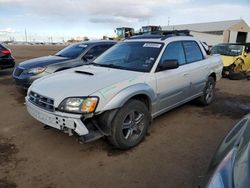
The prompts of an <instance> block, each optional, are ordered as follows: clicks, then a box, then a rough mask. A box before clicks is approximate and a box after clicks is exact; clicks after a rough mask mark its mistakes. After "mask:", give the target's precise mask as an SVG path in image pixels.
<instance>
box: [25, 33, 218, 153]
mask: <svg viewBox="0 0 250 188" xmlns="http://www.w3.org/2000/svg"><path fill="white" fill-rule="evenodd" d="M222 68H223V64H222V61H221V59H220V57H219V56H218V55H214V56H208V55H207V54H206V52H205V50H204V48H203V46H202V44H201V43H200V41H198V40H196V39H195V38H193V37H192V36H177V35H174V34H173V35H145V36H144V35H142V36H135V37H132V38H130V39H128V40H125V41H122V42H119V43H118V44H116V45H115V46H113V47H112V48H110V49H109V50H107V51H106V52H105V53H104V54H103V55H101V56H100V57H98V58H97V59H96V60H95V61H94V62H93V63H91V64H89V65H85V66H82V67H78V68H74V69H70V70H66V71H63V72H58V73H55V74H52V75H49V76H46V77H44V78H40V79H38V80H37V81H35V82H34V83H33V84H32V85H31V87H30V88H29V90H28V94H27V97H26V106H27V109H28V111H29V113H30V114H31V116H33V117H34V118H35V119H37V120H38V121H40V122H42V123H44V124H46V125H47V126H50V127H54V128H56V129H59V130H63V131H64V132H68V133H69V134H70V135H72V133H75V134H76V135H78V136H79V138H81V139H82V140H83V141H85V142H89V141H92V140H96V139H98V138H100V137H103V136H106V137H107V138H108V140H109V141H110V142H111V143H112V144H113V145H114V146H116V147H117V148H121V149H128V148H131V147H133V146H135V145H137V144H139V143H140V142H141V141H142V140H143V138H144V136H145V134H146V132H147V129H148V127H149V125H150V123H151V120H152V119H154V118H155V117H157V116H159V115H161V114H163V113H165V112H167V111H169V110H171V109H173V108H175V107H177V106H180V105H182V104H184V103H186V102H188V101H191V100H194V99H199V100H200V102H201V103H202V104H204V105H208V104H210V103H211V102H212V101H213V98H214V87H215V83H216V81H218V80H219V79H220V78H221V73H222Z"/></svg>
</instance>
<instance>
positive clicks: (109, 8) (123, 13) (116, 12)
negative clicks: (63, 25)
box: [0, 0, 191, 23]
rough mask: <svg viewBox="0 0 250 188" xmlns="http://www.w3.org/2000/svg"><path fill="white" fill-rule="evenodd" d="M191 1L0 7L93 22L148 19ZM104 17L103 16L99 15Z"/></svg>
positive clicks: (73, 0) (25, 2)
mask: <svg viewBox="0 0 250 188" xmlns="http://www.w3.org/2000/svg"><path fill="white" fill-rule="evenodd" d="M189 1H191V0H53V1H47V0H39V1H34V0H0V6H4V5H5V6H13V7H19V8H20V9H21V10H27V11H29V13H30V14H32V15H39V16H41V17H50V18H53V17H55V18H61V19H64V20H73V19H75V18H76V16H77V19H80V18H81V16H83V17H85V16H86V15H87V17H88V18H89V21H90V22H92V23H117V22H118V21H122V22H124V23H131V21H132V22H138V21H143V20H148V19H149V18H152V17H153V16H154V9H156V8H157V7H162V5H164V7H165V8H170V7H172V6H176V5H181V4H185V3H187V2H189ZM100 17H101V18H100Z"/></svg>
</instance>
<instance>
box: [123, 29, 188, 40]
mask: <svg viewBox="0 0 250 188" xmlns="http://www.w3.org/2000/svg"><path fill="white" fill-rule="evenodd" d="M175 36H192V35H190V30H161V31H155V32H152V33H151V34H139V35H135V36H132V37H130V38H127V40H129V39H154V38H159V39H161V40H166V39H167V38H169V37H175Z"/></svg>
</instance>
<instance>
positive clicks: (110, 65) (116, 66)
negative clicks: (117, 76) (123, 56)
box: [98, 64, 126, 70]
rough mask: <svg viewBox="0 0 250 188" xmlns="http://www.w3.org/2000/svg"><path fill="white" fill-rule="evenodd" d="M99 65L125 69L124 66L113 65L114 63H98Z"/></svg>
mask: <svg viewBox="0 0 250 188" xmlns="http://www.w3.org/2000/svg"><path fill="white" fill-rule="evenodd" d="M98 65H99V66H102V67H108V68H117V69H125V70H126V68H125V67H122V66H119V65H115V64H98Z"/></svg>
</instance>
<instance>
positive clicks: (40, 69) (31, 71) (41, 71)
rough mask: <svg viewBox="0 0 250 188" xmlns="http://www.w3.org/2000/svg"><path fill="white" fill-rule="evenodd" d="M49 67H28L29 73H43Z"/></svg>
mask: <svg viewBox="0 0 250 188" xmlns="http://www.w3.org/2000/svg"><path fill="white" fill-rule="evenodd" d="M46 68H47V67H36V68H32V69H28V70H27V73H28V74H41V73H43V72H44V71H45V70H46Z"/></svg>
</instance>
